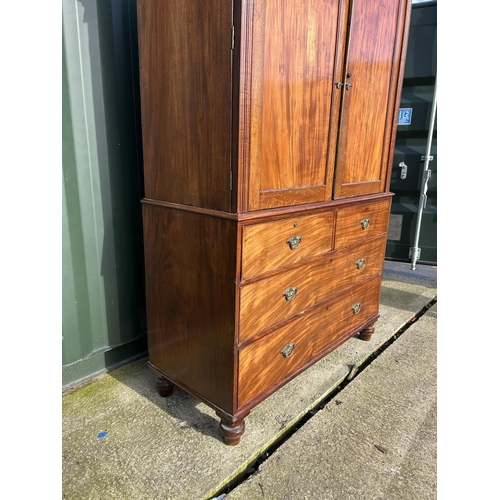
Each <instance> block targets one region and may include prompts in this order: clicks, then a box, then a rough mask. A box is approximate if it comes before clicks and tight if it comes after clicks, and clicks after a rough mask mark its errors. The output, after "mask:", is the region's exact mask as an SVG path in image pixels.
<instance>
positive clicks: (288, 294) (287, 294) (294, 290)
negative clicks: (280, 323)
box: [283, 286, 299, 301]
mask: <svg viewBox="0 0 500 500" xmlns="http://www.w3.org/2000/svg"><path fill="white" fill-rule="evenodd" d="M298 291H299V289H298V287H296V286H291V287H290V288H288V289H287V290H285V291H284V292H283V295H284V296H285V299H286V300H287V301H289V300H292V299H293V298H294V297H295V295H297V292H298Z"/></svg>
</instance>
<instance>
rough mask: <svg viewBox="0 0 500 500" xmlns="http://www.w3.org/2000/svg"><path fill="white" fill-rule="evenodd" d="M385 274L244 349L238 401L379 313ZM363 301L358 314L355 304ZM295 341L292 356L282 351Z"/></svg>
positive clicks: (295, 369)
mask: <svg viewBox="0 0 500 500" xmlns="http://www.w3.org/2000/svg"><path fill="white" fill-rule="evenodd" d="M380 286H381V278H380V277H377V278H374V279H372V280H370V281H367V282H365V283H363V284H362V285H360V286H355V287H353V288H351V289H349V290H347V291H346V292H344V293H342V294H341V295H339V296H336V297H335V298H333V299H332V300H331V301H329V302H328V303H325V304H324V305H323V306H322V307H318V308H317V309H315V310H313V311H311V312H309V313H306V314H304V315H302V316H300V317H299V318H297V320H295V321H293V322H292V323H289V324H288V325H286V326H284V327H283V328H280V329H279V330H276V331H275V332H273V333H272V334H270V335H268V336H266V337H263V338H262V339H260V340H257V341H255V342H254V343H252V344H250V345H249V346H247V347H245V348H243V349H242V350H241V351H240V362H239V391H238V392H239V394H238V404H239V406H240V407H241V406H243V405H244V404H246V403H247V402H249V401H251V400H252V399H254V398H256V397H258V396H259V395H262V394H264V393H268V392H271V391H272V390H273V389H274V388H276V386H277V385H278V384H280V383H281V382H283V381H286V380H287V379H288V378H290V377H291V376H293V375H294V374H296V373H298V371H299V370H301V369H302V368H304V367H305V366H306V365H308V364H310V363H311V362H312V361H313V360H314V359H315V358H317V357H318V356H319V355H321V353H322V352H324V351H325V350H326V349H328V347H329V346H333V345H335V344H336V343H339V342H341V341H342V339H343V338H344V337H345V335H346V334H349V332H351V331H352V330H353V329H355V328H356V325H358V324H359V325H360V326H361V325H363V324H364V323H365V322H366V321H368V320H369V319H370V318H371V317H372V316H374V315H376V314H377V312H378V307H379V299H380ZM355 304H360V307H361V309H360V310H359V312H358V313H357V314H354V312H353V309H352V308H353V306H354V305H355ZM292 343H293V344H295V347H294V349H293V352H292V354H291V356H289V357H285V356H284V355H283V354H282V353H281V351H282V349H283V348H284V347H285V346H287V345H289V344H292Z"/></svg>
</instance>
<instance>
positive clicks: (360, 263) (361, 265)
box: [356, 259, 366, 269]
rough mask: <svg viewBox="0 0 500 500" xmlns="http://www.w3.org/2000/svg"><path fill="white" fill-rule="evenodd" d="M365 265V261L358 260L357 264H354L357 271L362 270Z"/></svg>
mask: <svg viewBox="0 0 500 500" xmlns="http://www.w3.org/2000/svg"><path fill="white" fill-rule="evenodd" d="M365 264H366V260H365V259H359V260H358V261H357V262H356V267H357V268H358V269H363V266H364V265H365Z"/></svg>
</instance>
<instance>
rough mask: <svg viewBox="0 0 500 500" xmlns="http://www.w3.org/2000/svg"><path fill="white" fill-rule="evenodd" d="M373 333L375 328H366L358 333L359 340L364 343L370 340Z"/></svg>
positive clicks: (371, 326)
mask: <svg viewBox="0 0 500 500" xmlns="http://www.w3.org/2000/svg"><path fill="white" fill-rule="evenodd" d="M374 332H375V327H374V326H373V325H370V326H367V327H366V328H363V329H362V330H361V331H360V332H359V338H360V339H361V340H366V341H368V340H371V339H372V335H373V333H374Z"/></svg>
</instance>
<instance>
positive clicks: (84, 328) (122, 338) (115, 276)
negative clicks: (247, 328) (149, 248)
mask: <svg viewBox="0 0 500 500" xmlns="http://www.w3.org/2000/svg"><path fill="white" fill-rule="evenodd" d="M62 63H63V68H62V69H63V82H62V89H63V96H62V98H63V102H62V109H63V116H62V120H63V122H62V129H63V138H62V145H63V152H62V155H63V156H62V158H63V179H62V184H63V221H62V222H63V227H62V231H63V249H62V251H63V262H62V266H63V273H62V278H63V283H62V290H63V304H62V312H63V317H62V322H63V349H62V359H63V388H68V387H70V386H72V385H74V384H75V383H77V382H80V381H83V380H85V379H87V378H90V377H92V376H95V375H96V374H98V373H99V372H101V371H103V370H106V369H107V368H109V367H112V366H114V365H116V364H119V363H121V362H123V361H126V360H130V359H131V358H134V357H137V356H141V355H145V354H146V337H145V331H146V320H145V300H144V271H143V255H142V233H141V230H142V229H141V211H140V210H141V209H140V200H141V198H142V164H141V161H142V152H141V144H140V110H139V88H138V63H137V33H136V2H135V0H63V60H62Z"/></svg>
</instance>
